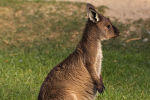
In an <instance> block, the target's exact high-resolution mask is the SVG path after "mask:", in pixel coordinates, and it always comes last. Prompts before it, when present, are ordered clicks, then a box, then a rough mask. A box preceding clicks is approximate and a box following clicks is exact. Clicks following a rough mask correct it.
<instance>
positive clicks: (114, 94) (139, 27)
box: [0, 0, 150, 100]
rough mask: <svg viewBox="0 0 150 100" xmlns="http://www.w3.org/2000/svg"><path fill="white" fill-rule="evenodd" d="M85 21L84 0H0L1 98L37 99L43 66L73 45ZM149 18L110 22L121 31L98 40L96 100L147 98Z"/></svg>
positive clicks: (60, 57) (149, 84)
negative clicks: (99, 65)
mask: <svg viewBox="0 0 150 100" xmlns="http://www.w3.org/2000/svg"><path fill="white" fill-rule="evenodd" d="M60 5H61V6H60ZM70 8H73V9H70ZM104 8H105V7H104V6H102V7H98V9H99V11H101V12H104V11H103V9H104ZM106 8H107V7H106ZM85 21H86V12H85V4H80V3H64V2H41V1H38V2H25V1H24V2H23V1H22V2H17V1H15V0H14V1H13V2H12V1H11V2H10V1H9V2H8V0H6V1H0V23H3V24H1V25H0V99H1V100H36V99H37V96H38V93H39V89H40V86H41V84H42V82H43V80H44V78H45V77H46V75H47V74H48V72H49V71H50V70H51V69H52V68H53V67H54V66H55V65H57V64H58V63H59V62H60V61H62V60H63V59H64V58H66V57H67V56H68V55H69V54H70V53H71V52H72V51H73V50H74V48H75V46H76V44H77V42H78V41H79V39H80V37H81V34H82V30H83V28H84V24H85ZM149 22H150V19H147V20H138V21H135V22H133V23H130V24H123V23H121V22H119V21H114V22H113V23H114V24H115V25H116V26H117V27H118V28H119V29H120V31H121V36H120V38H118V39H115V40H110V41H105V42H103V53H104V59H103V71H102V76H103V80H104V84H105V87H106V90H105V92H104V94H103V95H99V96H98V99H97V100H150V95H149V94H150V77H149V76H150V67H149V66H150V53H149V51H150V46H149V45H150V41H148V42H143V39H144V38H148V39H150V36H149V35H148V34H147V32H148V31H150V30H148V29H149V28H150V23H149ZM131 26H132V27H134V28H135V30H133V29H132V30H130V27H131ZM127 33H128V34H127ZM136 37H141V39H140V40H137V41H130V42H128V43H127V42H126V41H127V40H129V39H131V38H136Z"/></svg>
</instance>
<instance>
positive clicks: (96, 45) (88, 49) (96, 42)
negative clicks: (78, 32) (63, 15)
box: [77, 21, 102, 75]
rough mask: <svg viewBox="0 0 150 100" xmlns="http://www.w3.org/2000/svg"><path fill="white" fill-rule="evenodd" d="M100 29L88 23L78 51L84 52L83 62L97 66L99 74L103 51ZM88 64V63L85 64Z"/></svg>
mask: <svg viewBox="0 0 150 100" xmlns="http://www.w3.org/2000/svg"><path fill="white" fill-rule="evenodd" d="M99 34H100V33H99V31H98V28H97V26H96V25H95V24H93V23H92V22H89V21H88V22H87V24H86V27H85V30H84V33H83V36H82V39H81V41H80V42H79V44H78V46H77V49H79V50H80V51H81V52H82V56H83V60H85V59H87V58H88V60H85V61H90V63H93V64H95V66H96V70H97V74H98V75H99V74H100V72H101V62H102V49H101V41H100V36H99ZM85 63H87V62H85Z"/></svg>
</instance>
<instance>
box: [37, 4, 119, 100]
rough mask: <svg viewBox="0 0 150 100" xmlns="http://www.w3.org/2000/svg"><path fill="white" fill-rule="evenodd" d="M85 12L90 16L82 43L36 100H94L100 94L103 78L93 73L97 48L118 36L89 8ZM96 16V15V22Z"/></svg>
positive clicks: (51, 78)
mask: <svg viewBox="0 0 150 100" xmlns="http://www.w3.org/2000/svg"><path fill="white" fill-rule="evenodd" d="M91 9H92V10H91ZM87 10H88V11H87V12H88V14H92V15H90V17H91V18H89V19H88V21H87V23H86V26H85V29H84V32H83V37H82V39H81V41H80V42H79V44H78V45H77V47H76V49H75V51H74V52H73V53H72V54H71V55H70V56H69V57H67V58H66V59H65V60H64V61H62V62H61V63H60V64H58V65H57V66H56V67H54V68H53V69H52V70H51V71H50V73H49V74H48V75H47V77H46V79H45V80H44V82H43V84H42V86H41V89H40V93H39V97H38V100H94V99H95V96H96V92H97V90H98V92H99V93H102V92H103V90H104V85H103V81H102V77H101V75H100V76H99V75H98V74H97V69H96V67H97V64H96V59H97V58H96V56H97V54H98V51H97V50H98V49H97V48H98V44H99V43H100V42H101V41H102V40H106V39H110V38H112V37H116V36H118V35H119V31H118V30H117V28H115V27H114V26H113V25H112V24H111V22H110V20H109V19H108V18H106V17H104V16H102V15H101V14H98V13H97V12H96V10H95V8H94V7H93V6H92V5H91V4H87ZM91 11H94V12H92V13H91ZM95 14H98V17H99V20H97V19H96V17H95ZM92 18H93V19H92ZM91 19H92V20H91Z"/></svg>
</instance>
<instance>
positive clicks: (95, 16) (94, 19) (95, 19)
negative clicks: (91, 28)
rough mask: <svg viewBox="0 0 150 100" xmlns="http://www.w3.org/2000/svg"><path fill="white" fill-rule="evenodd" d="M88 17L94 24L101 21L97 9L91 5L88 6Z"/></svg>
mask: <svg viewBox="0 0 150 100" xmlns="http://www.w3.org/2000/svg"><path fill="white" fill-rule="evenodd" d="M87 16H88V18H89V19H90V20H91V21H92V22H94V23H96V22H98V21H99V20H100V18H99V15H98V13H97V12H96V10H95V7H94V6H93V5H91V4H87Z"/></svg>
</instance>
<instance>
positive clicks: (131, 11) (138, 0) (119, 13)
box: [57, 0, 150, 22]
mask: <svg viewBox="0 0 150 100" xmlns="http://www.w3.org/2000/svg"><path fill="white" fill-rule="evenodd" d="M57 1H71V2H86V3H91V4H93V5H95V6H101V5H104V6H106V7H108V8H109V9H107V10H106V13H105V15H107V16H109V17H111V18H117V19H118V20H120V21H123V22H126V21H127V20H129V19H130V20H134V21H135V20H138V19H140V18H142V19H146V18H149V17H150V0H123V1H122V0H57Z"/></svg>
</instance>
